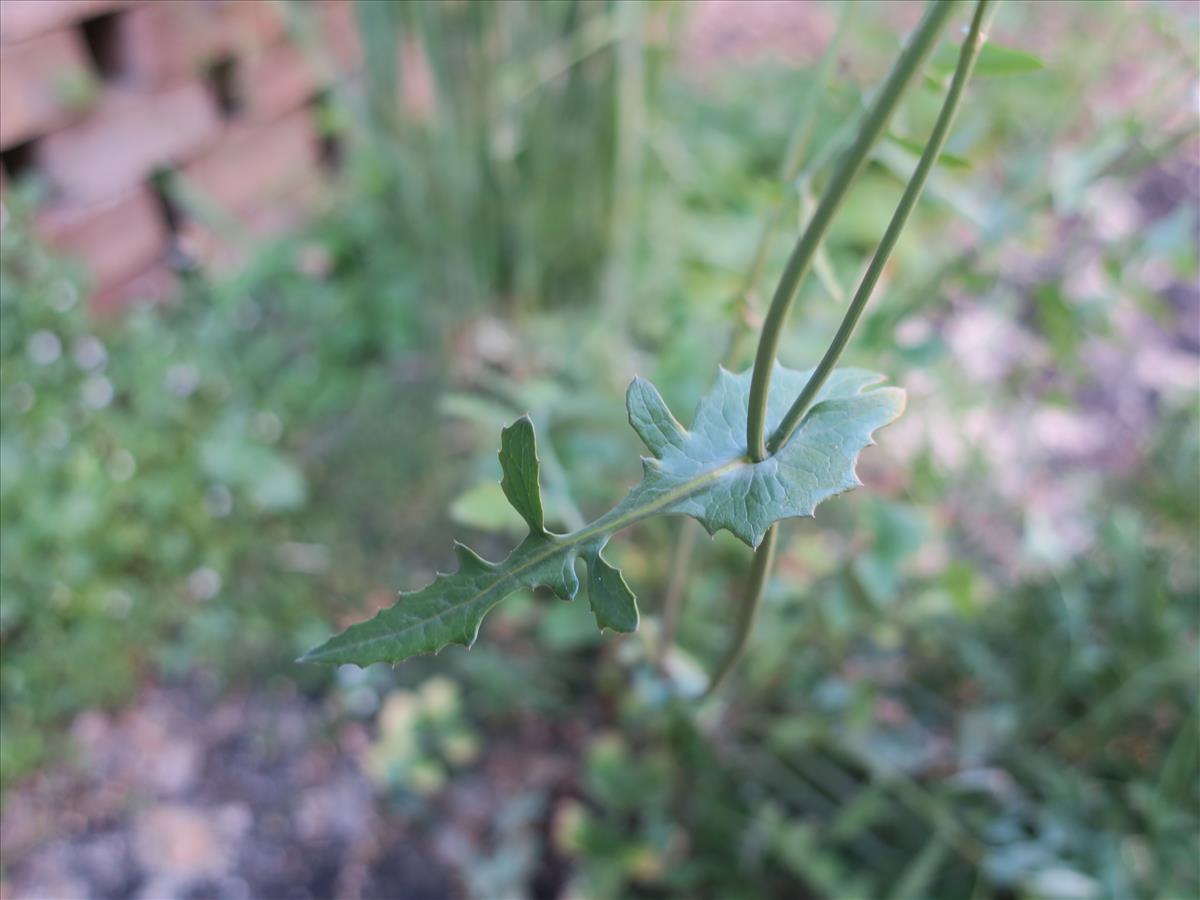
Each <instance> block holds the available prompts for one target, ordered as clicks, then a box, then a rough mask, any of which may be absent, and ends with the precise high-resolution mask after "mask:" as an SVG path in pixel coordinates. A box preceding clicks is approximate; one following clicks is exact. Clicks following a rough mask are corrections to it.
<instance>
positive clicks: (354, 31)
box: [317, 0, 363, 72]
mask: <svg viewBox="0 0 1200 900" xmlns="http://www.w3.org/2000/svg"><path fill="white" fill-rule="evenodd" d="M317 15H318V17H319V20H320V29H321V35H322V37H323V38H324V40H325V44H326V46H327V47H328V48H329V51H330V54H331V55H332V56H333V59H334V62H335V63H336V65H337V66H338V68H339V69H341V70H342V71H343V72H353V71H356V70H357V69H359V68H360V67H361V66H362V61H363V52H362V41H361V40H360V38H359V33H358V23H357V22H356V21H355V18H354V6H353V4H352V3H349V2H347V0H326V2H324V3H322V4H321V6H320V8H319V9H318V11H317Z"/></svg>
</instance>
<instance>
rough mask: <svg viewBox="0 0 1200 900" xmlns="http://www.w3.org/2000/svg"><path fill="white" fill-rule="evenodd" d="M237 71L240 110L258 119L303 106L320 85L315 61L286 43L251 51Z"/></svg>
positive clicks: (278, 114) (268, 117)
mask: <svg viewBox="0 0 1200 900" xmlns="http://www.w3.org/2000/svg"><path fill="white" fill-rule="evenodd" d="M236 71H237V85H236V88H235V90H236V93H237V99H238V101H239V102H240V104H241V111H242V112H243V113H244V114H245V115H247V116H249V117H251V118H255V119H274V118H277V117H279V116H281V115H283V114H284V113H288V112H291V111H293V110H295V109H297V108H299V107H301V106H303V105H304V104H305V103H306V102H307V101H308V100H310V99H311V98H312V96H313V94H315V93H316V92H317V88H318V87H319V86H320V79H319V78H318V77H317V73H316V70H315V67H314V65H313V62H312V60H310V59H309V58H308V56H307V55H306V54H305V53H304V52H303V51H301V50H300V49H299V48H297V47H295V46H293V45H291V44H286V43H285V44H277V45H275V46H274V47H270V48H268V49H267V50H265V51H263V52H261V53H255V54H252V55H251V56H249V57H247V58H246V59H245V60H243V61H242V62H241V64H240V65H239V66H238V68H237V70H236Z"/></svg>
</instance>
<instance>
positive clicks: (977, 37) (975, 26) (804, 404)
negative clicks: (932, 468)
mask: <svg viewBox="0 0 1200 900" xmlns="http://www.w3.org/2000/svg"><path fill="white" fill-rule="evenodd" d="M989 8H990V9H991V10H992V12H994V9H995V7H994V6H992V0H979V3H978V4H977V5H976V7H975V15H974V16H973V17H972V19H971V29H970V31H969V32H968V34H967V39H966V41H965V42H964V43H963V46H962V51H961V52H960V53H959V57H958V66H957V67H956V68H955V70H954V78H953V80H952V81H951V82H950V89H949V91H948V92H947V94H946V100H945V102H944V103H943V104H942V110H941V112H940V113H939V114H938V117H937V121H936V122H935V123H934V126H933V132H932V133H931V134H930V135H929V140H928V142H926V144H925V149H924V151H923V152H922V153H921V159H920V161H919V162H918V163H917V167H916V169H915V170H914V171H913V174H912V177H911V178H909V181H908V185H907V186H906V187H905V189H904V194H903V196H902V197H901V198H900V203H899V205H898V206H897V207H896V212H895V213H893V215H892V221H891V222H890V223H888V227H887V231H886V232H884V235H883V239H882V240H881V241H880V242H879V247H878V248H877V249H876V250H875V255H874V256H873V257H872V258H871V264H870V265H869V266H868V267H867V271H866V274H864V275H863V279H862V282H861V283H860V284H859V286H858V290H857V292H856V293H855V294H854V299H853V300H851V301H850V307H849V308H848V309H847V310H846V315H845V316H844V317H843V319H842V324H841V325H840V326H839V328H838V330H837V334H836V335H834V338H833V341H832V342H831V343H830V345H829V349H827V350H826V351H825V355H824V356H823V357H821V362H820V363H819V364H818V365H817V368H816V369H815V370H814V371H813V374H812V377H810V378H809V380H808V383H807V384H806V385H805V386H804V390H803V391H801V392H800V396H799V397H797V398H796V401H795V402H794V403H793V404H792V406H791V408H790V409H789V410H788V411H787V413H786V414H785V415H784V417H783V420H782V421H781V422H780V424H779V427H778V428H777V429H776V430H775V433H774V434H773V435H772V436H771V439H770V441H769V442H768V444H767V451H768V452H769V453H774V452H775V451H776V450H778V449H779V448H780V447H782V446H783V445H784V444H785V443H786V442H787V439H788V438H789V437H791V436H792V433H793V432H794V431H795V430H796V427H797V426H798V425H799V424H800V421H801V419H803V418H804V414H805V413H806V412H808V410H809V407H810V406H812V402H813V400H814V399H815V398H816V396H817V393H818V392H819V391H820V390H821V388H822V387H823V386H824V385H825V381H826V380H827V379H828V378H829V375H830V373H831V372H832V371H833V367H834V366H835V365H837V362H838V359H839V358H840V357H841V355H842V352H843V351H844V350H845V349H846V345H847V344H848V343H849V342H850V337H851V335H852V334H853V333H854V328H855V326H857V325H858V320H859V319H860V318H861V317H862V313H863V310H864V309H865V308H866V306H867V302H868V301H869V300H870V299H871V294H872V293H874V291H875V286H876V285H877V284H878V283H879V278H880V276H881V275H882V274H883V269H884V267H885V266H886V265H887V262H888V259H889V258H890V257H891V255H892V251H893V250H894V249H895V248H896V242H897V241H898V240H899V239H900V234H901V232H903V231H904V226H905V225H906V224H907V223H908V218H909V216H910V215H911V214H912V211H913V208H914V207H915V206H916V205H917V201H918V200H919V199H920V198H921V193H922V191H924V189H925V182H926V181H927V180H928V179H929V173H930V172H931V171H932V170H933V167H934V164H935V163H936V162H937V159H938V155H939V154H940V153H941V152H942V148H943V147H944V146H945V145H946V138H947V137H948V136H949V134H950V128H951V126H952V125H953V124H954V117H955V115H956V114H957V113H958V108H959V105H960V103H961V101H962V95H963V90H964V88H965V87H966V85H967V81H968V80H969V79H970V77H971V71H972V70H973V69H974V68H975V60H976V59H977V58H978V56H979V51H980V49H981V48H982V47H983V44H984V41H985V35H984V30H983V29H984V25H985V22H986V21H988V20H989V19H990V18H991V15H992V13H991V12H989ZM755 374H758V373H757V370H756V371H755ZM750 396H751V402H753V399H754V395H753V393H751V395H750Z"/></svg>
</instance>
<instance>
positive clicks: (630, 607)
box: [303, 365, 904, 665]
mask: <svg viewBox="0 0 1200 900" xmlns="http://www.w3.org/2000/svg"><path fill="white" fill-rule="evenodd" d="M810 374H811V373H810V372H796V371H793V370H791V369H787V368H785V367H783V366H780V365H776V369H775V373H774V376H773V379H772V387H771V394H770V396H769V398H768V405H767V427H768V429H769V430H774V429H775V428H776V427H777V426H778V424H779V422H780V421H781V420H782V418H783V416H784V413H785V412H786V411H787V408H788V406H789V404H790V402H791V400H792V398H793V397H795V396H797V395H798V394H799V392H800V391H801V389H802V388H803V387H804V385H805V383H807V381H808V378H809V376H810ZM750 378H751V373H750V371H749V370H747V371H746V372H743V373H741V374H740V375H734V374H732V373H730V372H727V371H725V370H724V369H721V370H720V371H719V373H718V376H717V382H716V384H715V385H714V387H713V389H712V390H711V391H710V392H709V393H708V394H706V395H705V396H704V397H703V399H701V401H700V404H699V406H698V407H697V409H696V415H695V417H694V418H693V421H692V427H691V428H690V429H687V428H684V426H683V425H682V424H680V422H679V421H678V420H677V419H676V418H675V416H674V415H672V413H671V411H670V409H668V407H667V405H666V403H665V402H664V401H663V399H662V397H661V395H660V394H659V393H658V391H657V390H656V389H655V388H654V386H653V385H652V384H650V383H649V382H648V381H644V380H643V379H641V378H635V379H634V381H633V383H632V384H631V385H630V386H629V391H628V393H627V396H626V405H627V408H628V411H629V423H630V425H632V426H633V428H634V430H635V431H636V432H637V433H638V435H639V437H641V439H642V441H643V442H644V443H645V444H646V447H647V448H648V449H649V450H650V453H651V454H652V455H651V456H650V457H647V458H644V459H643V460H642V467H643V477H642V480H641V482H640V483H638V484H637V485H636V486H635V487H634V488H633V489H632V490H631V491H630V492H629V494H628V495H626V497H625V499H624V500H622V501H621V503H619V504H618V505H617V506H616V507H615V508H613V509H612V510H610V511H609V512H607V513H605V514H604V515H603V516H601V517H600V518H599V519H597V520H596V521H594V522H592V523H590V524H588V525H586V526H584V527H583V528H580V529H579V530H577V531H574V532H572V533H571V534H566V535H559V534H552V533H550V532H548V531H546V530H545V527H544V519H543V513H542V499H541V492H540V489H539V485H538V476H539V468H540V467H539V462H538V457H537V446H536V439H535V436H534V430H533V424H532V422H530V420H529V418H528V417H522V418H520V419H518V420H517V421H516V422H514V423H513V424H512V425H510V426H508V427H507V428H505V429H504V430H503V431H502V432H501V438H500V465H501V469H502V471H503V478H502V479H501V482H500V485H501V488H502V490H503V492H504V495H505V497H506V498H507V499H508V501H509V502H510V503H511V504H512V505H513V507H514V508H515V509H516V510H517V511H518V512H519V513H520V514H521V517H522V518H523V519H524V520H525V522H526V524H528V526H529V534H528V535H527V536H526V537H525V539H524V540H523V541H521V543H520V544H519V545H518V546H517V548H516V549H515V550H513V552H512V553H511V554H509V556H508V557H507V558H506V559H504V560H502V561H501V562H497V563H492V562H488V561H487V560H485V559H483V558H481V557H480V556H478V555H477V554H476V553H474V551H472V550H470V549H469V548H467V547H465V546H463V545H462V544H456V545H455V554H456V555H457V557H458V561H459V568H458V571H456V572H454V573H451V574H439V575H438V576H437V578H436V579H435V580H434V582H433V584H431V585H429V586H428V587H425V588H423V589H421V590H419V591H414V592H412V593H402V594H401V595H400V600H399V602H398V603H396V605H395V606H392V607H391V608H390V609H386V610H383V611H382V612H380V613H379V614H378V615H376V616H375V618H373V619H371V620H369V621H367V622H362V623H360V624H358V625H353V626H351V627H350V628H348V629H346V631H344V632H342V633H341V634H339V635H337V636H336V637H334V638H331V639H330V640H329V641H327V642H325V643H324V644H322V645H321V646H320V647H317V648H315V649H313V650H311V651H309V653H307V654H306V655H305V656H304V657H303V660H305V661H320V662H332V663H356V664H358V665H368V664H370V663H375V662H393V663H394V662H399V661H401V660H403V659H406V658H408V657H410V656H414V655H416V654H419V653H436V652H438V651H439V650H441V648H443V647H445V646H446V645H447V644H452V643H457V644H463V645H464V646H467V647H470V646H471V645H472V644H473V643H474V642H475V639H476V637H477V636H478V634H479V628H480V624H481V623H482V621H483V617H484V616H485V615H487V613H488V611H489V610H490V609H491V608H492V607H493V606H495V605H496V604H497V603H498V602H500V600H502V599H503V598H504V597H506V596H507V595H508V594H510V593H512V592H513V591H516V590H518V589H520V588H534V587H539V586H542V587H548V588H550V589H551V590H553V591H554V592H555V593H556V594H557V595H558V596H559V597H561V598H562V599H564V600H572V599H574V598H575V595H576V594H577V593H578V590H579V578H578V576H577V575H576V574H575V563H576V561H577V560H582V561H583V562H584V564H585V565H586V566H587V569H588V598H589V601H590V604H591V607H592V612H593V614H594V615H595V617H596V623H597V625H598V626H599V627H600V628H601V629H604V628H611V629H613V630H614V631H620V632H630V631H634V630H635V629H636V628H637V625H638V610H637V600H636V598H635V597H634V594H633V592H632V591H631V590H630V589H629V586H628V585H627V584H626V583H625V579H624V577H623V576H622V575H621V572H620V571H619V570H618V569H617V568H616V567H614V566H612V565H611V564H610V563H609V562H607V561H606V560H605V559H603V557H602V556H601V555H600V554H601V551H602V550H603V549H604V547H605V545H606V544H607V543H608V540H609V538H610V537H611V536H612V535H613V534H614V533H616V532H617V531H620V530H621V529H623V528H626V527H628V526H630V525H632V524H634V523H635V522H639V521H641V520H642V519H646V518H650V517H651V516H656V515H687V516H691V517H693V518H695V519H697V520H698V521H699V522H700V523H701V524H702V525H703V526H704V527H705V528H706V529H707V530H708V531H709V533H715V532H717V531H719V530H721V529H726V530H728V531H730V532H731V533H733V534H734V535H736V536H737V537H738V538H740V539H741V540H742V541H744V542H745V543H746V544H748V545H750V546H751V547H756V546H757V545H758V543H759V542H760V541H761V540H762V538H763V535H764V533H765V532H766V530H767V529H768V528H770V527H771V525H773V524H774V523H775V522H778V521H779V520H780V519H786V518H791V517H796V516H811V515H812V514H813V512H814V510H815V509H816V507H817V505H818V504H819V503H821V502H822V501H824V500H826V499H828V498H829V497H831V496H833V495H835V494H838V493H841V492H842V491H846V490H849V489H851V488H853V487H855V486H856V485H858V484H859V481H858V478H857V476H856V475H855V472H854V466H855V463H856V461H857V459H858V454H859V452H860V451H861V450H862V449H863V448H864V447H866V446H868V445H870V444H872V443H873V440H872V434H873V433H874V431H875V430H876V429H878V428H881V427H882V426H884V425H886V424H888V423H889V422H891V421H893V420H894V419H896V418H897V417H898V416H899V415H900V414H901V412H903V409H904V392H903V391H901V390H898V389H896V388H881V387H877V386H876V385H878V384H879V382H880V381H882V377H881V376H879V375H875V374H873V373H871V372H864V371H862V370H860V369H839V370H837V371H835V372H834V373H833V375H832V376H831V377H830V378H829V380H828V382H827V383H826V384H825V386H824V387H823V388H822V390H821V392H820V394H818V396H817V399H816V402H815V403H814V404H813V407H812V409H810V410H809V412H808V414H807V415H806V416H805V418H804V421H803V422H801V424H800V426H799V428H798V429H797V430H796V432H795V434H794V435H793V436H792V438H791V439H790V440H789V441H788V442H787V443H786V444H785V445H784V446H783V447H781V448H780V449H779V451H778V452H777V453H775V454H774V455H773V456H771V457H768V458H767V459H765V460H763V461H762V462H758V463H754V462H751V461H750V459H749V457H748V456H747V451H746V446H745V434H746V418H747V408H748V398H749V393H750Z"/></svg>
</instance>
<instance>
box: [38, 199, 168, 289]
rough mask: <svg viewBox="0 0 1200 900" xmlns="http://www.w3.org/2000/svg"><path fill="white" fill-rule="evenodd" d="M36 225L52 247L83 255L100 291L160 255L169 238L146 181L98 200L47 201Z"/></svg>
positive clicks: (133, 273) (161, 215)
mask: <svg viewBox="0 0 1200 900" xmlns="http://www.w3.org/2000/svg"><path fill="white" fill-rule="evenodd" d="M34 228H35V230H36V231H37V233H38V235H39V236H40V237H41V238H42V240H44V241H45V242H46V243H47V244H49V245H50V246H51V247H54V248H56V249H57V250H59V251H60V252H61V253H63V254H64V255H66V256H69V257H72V258H75V259H79V260H81V261H83V262H84V263H85V264H86V265H87V267H88V270H89V271H90V273H91V275H92V279H93V284H94V285H95V286H96V288H97V289H98V290H101V291H102V290H105V289H107V288H110V287H112V286H113V285H116V284H119V283H121V282H123V281H126V280H127V279H129V278H130V277H132V276H133V275H135V274H137V273H138V272H140V271H143V270H144V269H146V268H147V267H148V266H150V265H151V264H152V263H154V262H156V261H158V260H161V259H162V258H163V257H164V256H165V254H166V251H167V244H168V240H169V236H168V233H167V226H166V223H165V221H164V219H163V214H162V211H161V209H160V208H159V205H158V203H157V201H156V200H155V198H154V195H153V194H152V193H151V192H150V190H149V189H148V188H146V187H136V188H133V189H131V190H128V191H125V192H124V193H122V194H119V195H117V196H115V197H112V198H111V199H109V200H105V201H102V202H99V203H78V202H75V203H59V204H55V205H52V206H49V207H46V208H45V209H42V210H40V211H39V212H38V213H37V215H36V217H35V219H34Z"/></svg>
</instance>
